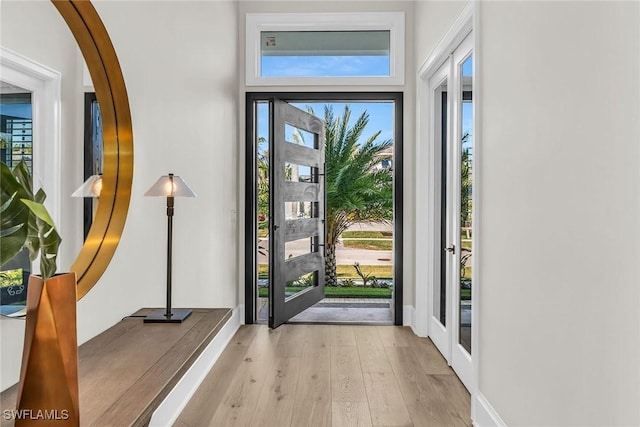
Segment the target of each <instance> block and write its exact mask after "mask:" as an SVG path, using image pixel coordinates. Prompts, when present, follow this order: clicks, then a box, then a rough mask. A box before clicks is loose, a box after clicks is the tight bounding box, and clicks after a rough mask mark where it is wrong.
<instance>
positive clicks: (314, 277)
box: [284, 272, 318, 301]
mask: <svg viewBox="0 0 640 427" xmlns="http://www.w3.org/2000/svg"><path fill="white" fill-rule="evenodd" d="M317 285H318V274H317V273H316V272H312V273H307V274H303V275H302V276H300V277H298V278H297V279H294V280H291V281H289V282H287V285H286V286H285V288H284V297H285V301H287V300H290V299H292V298H294V297H296V296H298V295H300V294H301V293H303V292H307V291H309V290H311V289H313V287H314V286H317Z"/></svg>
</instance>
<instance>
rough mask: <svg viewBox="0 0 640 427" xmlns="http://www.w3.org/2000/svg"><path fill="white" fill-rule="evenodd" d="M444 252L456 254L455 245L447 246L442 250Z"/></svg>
mask: <svg viewBox="0 0 640 427" xmlns="http://www.w3.org/2000/svg"><path fill="white" fill-rule="evenodd" d="M444 250H445V251H447V252H449V253H450V254H452V255H453V254H455V253H456V245H451V246H448V247H446V248H444Z"/></svg>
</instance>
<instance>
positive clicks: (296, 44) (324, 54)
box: [260, 30, 391, 77]
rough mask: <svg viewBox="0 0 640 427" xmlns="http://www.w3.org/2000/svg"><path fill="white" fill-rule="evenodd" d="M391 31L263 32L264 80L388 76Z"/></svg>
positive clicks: (262, 69)
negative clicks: (276, 78)
mask: <svg viewBox="0 0 640 427" xmlns="http://www.w3.org/2000/svg"><path fill="white" fill-rule="evenodd" d="M390 40H391V37H390V31H389V30H376V31H263V32H261V34H260V57H261V58H260V75H261V76H262V77H353V76H361V77H373V76H380V77H384V76H386V77H388V76H389V75H390V69H391V66H390V54H389V53H390V45H391V41H390Z"/></svg>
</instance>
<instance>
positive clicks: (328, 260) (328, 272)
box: [324, 242, 338, 286]
mask: <svg viewBox="0 0 640 427" xmlns="http://www.w3.org/2000/svg"><path fill="white" fill-rule="evenodd" d="M325 249H326V251H325V255H324V274H325V278H324V280H325V285H326V286H336V285H337V284H338V275H337V273H336V245H335V244H333V243H329V242H327V243H326V244H325Z"/></svg>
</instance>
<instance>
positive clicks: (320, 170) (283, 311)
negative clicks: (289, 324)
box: [269, 99, 325, 328]
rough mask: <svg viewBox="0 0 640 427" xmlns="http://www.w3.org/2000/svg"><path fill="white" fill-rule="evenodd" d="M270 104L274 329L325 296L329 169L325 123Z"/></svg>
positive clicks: (279, 103)
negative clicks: (326, 206) (325, 150)
mask: <svg viewBox="0 0 640 427" xmlns="http://www.w3.org/2000/svg"><path fill="white" fill-rule="evenodd" d="M271 102H272V106H271V112H272V115H271V118H270V119H271V123H270V129H271V133H272V138H271V140H272V141H273V143H272V146H271V152H270V153H269V154H270V156H269V157H270V159H269V162H270V168H269V171H270V172H269V173H270V177H269V182H270V186H271V195H270V200H269V205H270V209H269V211H270V213H271V218H270V221H269V265H270V269H269V306H270V309H269V327H271V328H275V327H277V326H279V325H281V324H282V323H284V322H286V321H287V320H289V319H290V318H292V317H293V316H295V315H296V314H298V313H300V312H301V311H303V310H305V309H307V308H309V307H311V306H312V305H314V304H315V303H317V302H319V301H320V300H322V299H323V298H324V282H325V277H324V275H325V268H324V242H325V190H324V187H325V185H324V176H325V173H324V167H325V166H324V122H323V121H322V120H320V119H318V118H317V117H315V116H313V115H312V114H309V113H307V112H305V111H302V110H300V109H298V108H295V107H293V106H291V105H289V104H287V103H286V102H284V101H281V100H278V99H273V100H272V101H271ZM301 247H302V248H303V249H302V251H301V250H300V248H301ZM289 248H292V249H291V250H290V249H289ZM293 254H295V256H293Z"/></svg>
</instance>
